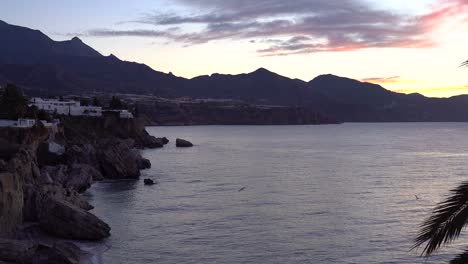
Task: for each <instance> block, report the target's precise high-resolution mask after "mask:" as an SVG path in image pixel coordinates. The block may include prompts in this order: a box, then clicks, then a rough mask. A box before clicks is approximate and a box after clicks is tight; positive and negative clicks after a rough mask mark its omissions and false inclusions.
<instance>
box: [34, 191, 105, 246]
mask: <svg viewBox="0 0 468 264" xmlns="http://www.w3.org/2000/svg"><path fill="white" fill-rule="evenodd" d="M38 205H39V208H38V220H39V225H40V227H41V229H43V230H44V231H45V232H47V233H48V234H50V235H52V236H56V237H59V238H63V239H76V240H93V241H95V240H101V239H104V238H106V237H109V236H110V227H109V225H107V224H106V223H105V222H103V221H102V220H101V219H99V218H98V217H96V216H95V215H93V214H91V213H89V212H87V211H85V210H83V209H81V208H79V207H76V206H74V205H72V204H71V203H68V202H66V201H60V200H57V199H55V198H53V197H50V196H45V197H43V198H42V201H40V202H39V204H38Z"/></svg>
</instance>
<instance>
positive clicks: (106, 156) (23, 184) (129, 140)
mask: <svg viewBox="0 0 468 264" xmlns="http://www.w3.org/2000/svg"><path fill="white" fill-rule="evenodd" d="M59 131H60V132H59V133H57V134H55V133H54V134H53V133H52V132H51V131H49V130H47V129H45V128H44V127H39V126H37V127H33V128H30V129H20V128H2V129H0V137H2V138H3V142H2V144H1V149H0V152H1V153H2V155H1V159H0V237H3V239H0V262H1V261H16V262H18V263H23V262H24V261H23V260H22V259H12V255H11V253H12V252H16V251H14V249H8V246H12V247H16V249H18V248H25V250H26V249H27V250H26V251H27V254H29V257H28V260H27V261H26V263H31V262H34V263H55V262H40V261H39V260H40V259H41V258H42V259H48V258H49V257H50V256H49V255H50V254H52V255H54V256H56V257H57V256H58V259H61V261H59V262H57V263H76V262H73V261H74V260H76V257H77V255H78V256H79V253H76V250H72V251H73V252H75V253H76V254H72V255H73V257H70V256H69V255H67V254H65V253H64V252H69V251H70V246H62V247H55V246H51V245H43V244H41V243H39V242H37V241H30V240H28V241H22V240H5V239H6V238H8V239H12V238H13V239H14V238H17V235H16V231H17V230H18V229H19V228H20V227H22V226H24V224H25V223H33V225H34V226H37V227H38V228H40V230H42V232H45V233H46V234H48V235H50V236H52V237H55V238H60V239H75V240H100V239H103V238H106V237H108V236H109V235H110V227H109V226H108V225H107V224H106V223H105V222H103V221H102V220H100V219H99V218H97V217H96V216H94V215H93V214H91V213H90V212H89V210H91V209H92V208H93V207H92V206H91V205H90V204H89V203H87V202H86V201H85V200H83V199H82V198H81V196H80V194H79V193H81V192H84V191H86V190H87V189H88V188H89V187H90V186H91V185H92V183H93V182H95V181H98V180H102V179H104V178H109V179H122V178H138V177H139V175H140V169H143V168H147V167H149V166H150V163H149V161H148V160H145V159H143V158H142V157H141V155H140V153H139V151H138V150H137V148H145V147H162V146H163V143H164V141H163V140H162V139H156V138H154V137H152V136H150V135H148V133H147V132H146V131H145V129H144V127H143V125H142V123H141V121H139V120H131V119H128V120H123V119H122V120H121V119H118V118H112V117H106V118H96V119H94V118H77V119H75V118H68V119H64V120H63V123H62V126H61V129H60V130H59ZM51 142H53V143H54V144H61V145H62V146H63V147H64V148H65V153H53V152H50V151H49V148H47V146H48V145H49V144H50V143H51ZM31 243H32V244H31ZM19 245H20V246H19ZM31 245H32V246H31ZM30 246H31V247H30ZM71 248H72V249H73V247H71ZM26 251H21V252H16V253H17V254H19V255H21V254H23V253H24V254H26V253H25V252H26ZM16 253H15V254H16ZM9 254H10V255H9ZM44 254H45V255H47V256H44ZM48 256H49V257H48ZM22 261H23V262H22ZM38 261H39V262H38Z"/></svg>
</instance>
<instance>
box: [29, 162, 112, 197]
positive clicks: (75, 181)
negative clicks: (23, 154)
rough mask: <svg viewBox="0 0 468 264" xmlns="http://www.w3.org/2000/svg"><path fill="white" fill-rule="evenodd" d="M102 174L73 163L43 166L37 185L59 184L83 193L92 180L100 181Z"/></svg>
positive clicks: (84, 165)
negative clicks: (69, 164)
mask: <svg viewBox="0 0 468 264" xmlns="http://www.w3.org/2000/svg"><path fill="white" fill-rule="evenodd" d="M102 178H103V177H102V174H101V173H100V172H99V171H98V170H96V169H95V168H93V167H91V166H90V165H88V164H77V163H74V164H72V165H71V166H70V167H69V166H67V165H63V164H61V165H58V166H45V167H43V168H42V169H41V174H40V177H39V179H38V180H39V183H41V184H53V183H55V184H60V185H62V186H63V187H65V188H71V189H74V190H76V191H78V192H84V191H86V190H87V189H88V188H90V187H91V184H92V183H93V180H101V179H102Z"/></svg>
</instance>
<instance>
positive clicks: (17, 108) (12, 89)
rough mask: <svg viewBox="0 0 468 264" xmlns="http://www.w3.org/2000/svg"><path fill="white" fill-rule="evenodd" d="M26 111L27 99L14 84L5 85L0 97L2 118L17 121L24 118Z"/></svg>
mask: <svg viewBox="0 0 468 264" xmlns="http://www.w3.org/2000/svg"><path fill="white" fill-rule="evenodd" d="M27 111H28V99H27V98H26V97H25V96H24V94H23V92H22V91H21V90H20V89H19V88H18V87H17V86H15V85H14V84H7V85H6V86H5V87H4V88H3V90H2V92H1V97H0V113H1V115H2V118H6V119H13V120H14V119H18V118H22V117H25V115H26V114H27Z"/></svg>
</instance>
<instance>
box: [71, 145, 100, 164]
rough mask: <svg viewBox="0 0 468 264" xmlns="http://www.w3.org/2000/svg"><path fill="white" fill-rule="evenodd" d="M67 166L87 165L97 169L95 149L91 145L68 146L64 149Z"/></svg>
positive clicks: (97, 162)
mask: <svg viewBox="0 0 468 264" xmlns="http://www.w3.org/2000/svg"><path fill="white" fill-rule="evenodd" d="M65 156H66V157H67V162H68V165H72V164H88V165H90V166H92V167H94V168H95V169H99V161H98V159H97V151H96V148H95V147H94V146H93V145H92V144H83V145H69V146H68V147H67V149H66V154H65Z"/></svg>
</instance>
